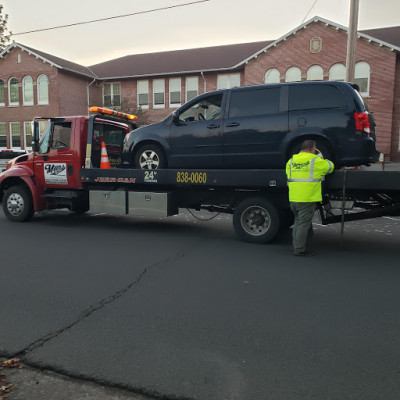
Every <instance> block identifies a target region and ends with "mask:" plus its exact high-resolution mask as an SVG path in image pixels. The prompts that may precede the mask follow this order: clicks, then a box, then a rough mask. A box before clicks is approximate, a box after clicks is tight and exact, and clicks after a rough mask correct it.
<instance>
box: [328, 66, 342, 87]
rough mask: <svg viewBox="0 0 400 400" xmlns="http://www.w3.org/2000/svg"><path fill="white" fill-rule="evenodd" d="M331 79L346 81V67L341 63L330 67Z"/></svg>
mask: <svg viewBox="0 0 400 400" xmlns="http://www.w3.org/2000/svg"><path fill="white" fill-rule="evenodd" d="M329 80H330V81H338V82H344V81H345V80H346V67H345V66H344V65H343V64H341V63H337V64H333V65H332V66H331V67H330V68H329Z"/></svg>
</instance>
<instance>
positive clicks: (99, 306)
mask: <svg viewBox="0 0 400 400" xmlns="http://www.w3.org/2000/svg"><path fill="white" fill-rule="evenodd" d="M198 245H199V243H198V242H196V247H197V246H198ZM193 247H195V244H192V245H191V246H189V247H187V248H186V249H184V250H182V251H179V252H177V253H175V254H174V255H172V256H170V257H167V258H165V259H163V260H159V261H156V262H155V263H153V264H151V265H149V266H147V267H146V268H145V269H144V270H143V271H142V272H141V273H140V274H139V275H138V276H137V277H136V279H135V280H134V281H132V282H130V283H129V284H128V285H126V286H125V287H124V288H122V289H120V290H118V291H117V292H115V293H114V294H112V295H110V296H107V297H105V298H103V299H101V300H100V301H99V302H98V303H96V304H93V305H91V306H90V307H88V308H87V309H86V310H84V311H83V312H82V313H81V314H80V315H78V317H77V318H76V319H74V320H73V321H71V322H70V323H68V324H67V325H65V326H63V327H62V328H61V329H59V330H57V331H55V332H51V333H48V334H47V335H45V336H42V337H41V338H39V339H37V340H35V341H34V342H32V343H31V344H29V345H28V346H26V347H25V348H24V349H22V350H20V351H18V352H17V353H16V354H15V355H14V357H22V356H24V355H26V354H28V353H30V352H32V351H34V350H36V349H38V348H39V347H42V346H43V345H45V344H46V343H47V342H49V341H50V340H52V339H54V338H56V337H58V336H59V335H61V334H62V333H63V332H65V331H67V330H69V329H71V328H72V327H74V326H75V325H77V324H79V323H80V322H81V321H83V320H84V319H85V318H87V317H89V316H91V315H92V314H93V313H95V312H97V311H99V310H101V309H102V308H104V307H106V306H107V305H108V304H111V303H114V302H115V301H116V300H118V299H120V298H121V297H122V296H124V295H125V294H126V293H127V292H128V291H129V290H130V289H132V287H134V286H136V285H137V284H139V283H140V282H141V281H142V279H143V277H144V276H145V275H146V273H147V272H148V271H149V270H151V269H154V268H156V267H158V266H161V265H165V264H169V263H173V262H176V261H178V260H179V259H181V258H183V257H185V255H186V254H187V253H188V252H189V251H190V249H191V248H193Z"/></svg>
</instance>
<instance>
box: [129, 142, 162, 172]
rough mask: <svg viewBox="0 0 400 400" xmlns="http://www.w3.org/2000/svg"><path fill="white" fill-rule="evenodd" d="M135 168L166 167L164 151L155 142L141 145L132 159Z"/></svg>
mask: <svg viewBox="0 0 400 400" xmlns="http://www.w3.org/2000/svg"><path fill="white" fill-rule="evenodd" d="M134 165H135V168H138V169H160V168H165V167H166V162H165V156H164V152H163V150H162V149H161V147H160V146H159V145H157V144H147V145H143V146H141V147H140V148H139V150H138V151H137V152H136V155H135V159H134Z"/></svg>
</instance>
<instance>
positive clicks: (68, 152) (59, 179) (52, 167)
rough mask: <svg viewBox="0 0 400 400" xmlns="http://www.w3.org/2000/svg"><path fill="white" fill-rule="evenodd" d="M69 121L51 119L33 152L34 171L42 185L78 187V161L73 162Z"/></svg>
mask: <svg viewBox="0 0 400 400" xmlns="http://www.w3.org/2000/svg"><path fill="white" fill-rule="evenodd" d="M72 127H73V124H72V122H71V121H51V122H49V124H48V125H47V127H46V130H45V131H44V133H43V135H42V137H41V139H40V142H39V151H38V152H37V153H36V154H35V159H34V164H35V165H34V171H35V178H36V180H37V183H38V185H41V186H42V187H54V188H57V187H62V188H66V187H72V188H78V187H80V181H79V162H74V161H75V158H79V155H77V156H75V157H74V151H73V149H74V143H73V139H74V138H73V135H72Z"/></svg>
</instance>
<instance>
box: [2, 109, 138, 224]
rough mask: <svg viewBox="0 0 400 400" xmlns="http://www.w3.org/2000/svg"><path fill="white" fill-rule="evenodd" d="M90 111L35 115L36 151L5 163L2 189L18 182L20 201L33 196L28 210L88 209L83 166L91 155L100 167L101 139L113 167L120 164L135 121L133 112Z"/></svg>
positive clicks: (90, 158) (34, 140)
mask: <svg viewBox="0 0 400 400" xmlns="http://www.w3.org/2000/svg"><path fill="white" fill-rule="evenodd" d="M91 111H94V112H96V114H95V115H91V116H71V117H64V118H45V117H40V118H35V119H34V121H33V140H32V150H33V151H32V153H29V154H26V155H24V156H20V157H17V158H15V159H13V160H11V161H10V162H9V163H8V164H7V167H6V171H5V172H4V173H3V174H1V175H0V189H1V194H4V193H5V192H6V191H7V190H8V188H10V187H12V186H13V187H16V186H18V187H19V192H21V193H20V194H16V195H15V200H16V203H17V204H18V201H17V199H18V198H19V197H24V196H31V200H32V207H31V208H30V209H29V210H26V213H28V215H31V214H33V212H35V211H41V210H44V209H51V208H65V207H67V208H69V209H71V210H73V211H76V212H84V211H87V208H88V207H87V193H86V192H84V191H83V190H82V182H81V180H80V177H79V171H80V169H81V168H83V167H84V166H85V163H87V162H88V160H89V165H88V167H89V168H90V167H94V168H98V167H100V158H101V143H102V142H104V143H105V144H106V149H107V153H108V156H109V161H110V164H111V167H119V166H120V164H121V152H122V145H123V140H124V138H125V135H126V134H127V133H128V132H130V131H131V130H132V129H135V127H136V126H135V124H134V123H129V122H128V121H133V120H134V118H132V117H134V116H130V117H128V114H124V113H118V112H115V111H112V110H106V109H101V108H98V107H94V108H91ZM105 111H107V112H105ZM123 119H126V121H127V122H124V120H123ZM43 120H47V121H48V123H47V126H46V128H45V129H44V131H43V133H42V134H41V135H40V137H39V121H43ZM17 212H18V211H17V210H16V215H17ZM24 214H25V213H23V214H22V217H24ZM25 217H26V216H25Z"/></svg>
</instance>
